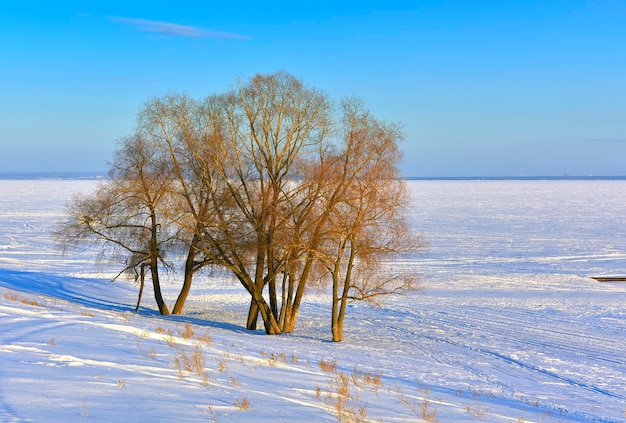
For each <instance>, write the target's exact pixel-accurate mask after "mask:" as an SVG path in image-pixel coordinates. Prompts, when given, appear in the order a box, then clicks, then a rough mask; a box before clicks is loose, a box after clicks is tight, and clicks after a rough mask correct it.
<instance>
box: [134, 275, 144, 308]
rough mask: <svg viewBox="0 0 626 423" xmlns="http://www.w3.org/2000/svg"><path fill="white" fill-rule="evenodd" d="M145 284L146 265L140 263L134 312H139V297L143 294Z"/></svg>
mask: <svg viewBox="0 0 626 423" xmlns="http://www.w3.org/2000/svg"><path fill="white" fill-rule="evenodd" d="M145 284H146V265H145V264H142V265H141V270H140V274H139V296H138V297H137V307H135V313H138V312H139V306H140V305H141V297H142V295H143V287H144V286H145Z"/></svg>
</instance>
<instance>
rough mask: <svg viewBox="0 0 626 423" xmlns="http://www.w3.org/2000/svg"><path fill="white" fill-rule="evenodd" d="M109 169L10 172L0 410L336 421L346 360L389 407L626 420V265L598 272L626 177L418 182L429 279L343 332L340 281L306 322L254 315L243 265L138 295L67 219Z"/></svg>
mask: <svg viewBox="0 0 626 423" xmlns="http://www.w3.org/2000/svg"><path fill="white" fill-rule="evenodd" d="M96 183H97V182H95V181H67V180H58V181H53V180H46V181H8V180H0V421H3V422H4V421H7V422H23V421H67V422H69V421H84V420H85V419H91V420H94V421H122V420H129V419H131V420H132V421H203V422H206V421H219V422H227V421H255V422H284V421H286V422H297V421H328V422H332V421H337V420H338V419H337V416H336V414H335V411H336V409H335V408H334V406H333V404H336V403H337V401H336V396H332V395H331V396H328V394H327V392H328V391H329V390H331V391H333V392H335V391H336V386H337V383H338V381H341V378H340V376H341V373H343V374H345V375H348V376H352V377H351V378H350V377H349V378H348V381H349V382H348V384H349V392H350V399H349V400H348V402H347V406H348V407H350V406H352V407H353V408H354V411H355V413H358V410H359V408H360V407H361V409H362V410H364V411H363V413H365V414H366V415H367V418H368V419H370V421H380V420H382V421H385V422H406V421H422V417H426V415H427V414H429V413H433V412H435V411H436V413H437V414H436V417H435V419H438V420H439V421H441V422H462V421H488V422H516V421H524V422H543V421H545V422H559V421H562V422H585V421H592V422H623V421H626V360H625V354H624V349H625V347H626V283H599V282H595V281H594V280H592V279H590V278H589V276H601V275H624V274H626V181H411V182H410V183H409V184H410V189H411V194H412V201H413V205H414V207H413V209H412V211H411V218H412V219H413V222H414V227H415V228H416V229H417V230H419V231H421V232H422V233H423V236H424V239H425V240H427V241H428V243H429V244H428V247H427V249H425V250H424V251H423V253H422V254H420V255H415V256H414V257H407V258H406V260H404V261H401V262H398V263H396V264H395V265H397V266H402V267H405V268H406V269H408V270H410V271H415V272H417V273H418V274H419V275H420V276H421V284H422V287H423V290H422V291H420V292H417V293H414V294H411V295H407V296H404V297H399V298H394V299H390V300H388V301H387V302H386V303H385V308H383V309H375V308H370V307H367V306H364V305H360V304H355V305H353V306H352V307H351V308H350V310H349V314H348V316H347V321H346V333H345V341H344V342H343V343H340V344H334V343H332V342H329V340H330V334H329V307H328V304H327V301H326V297H325V295H324V294H323V293H320V294H315V293H313V294H312V295H310V296H309V297H308V298H307V300H306V304H304V306H303V309H302V311H301V316H300V320H299V325H298V328H297V330H296V332H295V333H293V334H289V335H281V336H272V337H270V336H265V335H262V332H261V331H256V332H247V331H245V330H244V329H243V326H242V325H243V322H244V319H245V313H246V308H247V303H248V298H247V294H246V293H245V292H243V291H242V289H241V288H240V287H239V286H237V285H236V284H234V283H233V282H232V281H230V280H228V279H225V278H218V277H203V278H200V279H198V280H197V281H196V282H195V285H194V288H193V290H192V298H191V299H190V300H189V303H188V305H187V307H186V315H185V316H183V317H179V318H174V317H168V318H161V317H160V316H158V315H157V313H156V311H155V307H154V306H153V305H152V301H151V293H150V292H149V290H148V292H146V293H145V294H144V298H145V300H144V302H143V304H144V307H143V308H142V310H141V312H140V313H139V314H135V313H133V312H132V309H133V306H134V302H135V301H136V290H137V287H136V286H135V285H134V284H133V283H132V282H130V281H119V282H115V283H110V282H109V281H110V279H111V277H112V276H113V275H114V274H115V273H116V269H115V268H114V267H111V266H107V265H106V264H103V265H100V266H96V265H95V264H94V259H95V255H94V251H93V249H90V248H85V249H83V250H80V251H71V252H69V253H68V254H66V255H61V254H60V252H59V249H58V247H57V246H56V245H55V244H54V242H53V240H52V237H51V235H50V231H51V230H52V229H53V228H54V227H55V225H56V224H57V223H58V222H60V221H62V220H63V219H64V216H63V205H64V203H65V202H66V201H67V200H68V199H69V198H70V197H71V195H72V193H74V192H86V191H89V190H91V189H93V188H94V186H95V184H96ZM178 283H179V278H178V277H177V276H176V275H172V277H171V278H169V280H167V281H166V283H165V295H166V297H167V299H168V300H169V301H170V302H172V301H173V299H174V298H175V293H176V289H177V288H178ZM187 325H188V326H187ZM188 328H190V329H191V330H192V331H193V332H194V335H193V336H189V330H188ZM209 337H210V339H209ZM194 354H195V355H194ZM193 357H196V359H198V360H200V361H202V360H201V359H204V364H203V368H202V371H197V367H196V368H190V369H191V371H187V370H185V369H184V365H183V364H184V362H185V360H187V361H188V362H191V361H192V358H193ZM322 360H323V361H325V362H327V363H333V362H336V365H337V372H336V373H333V372H329V371H325V370H323V369H322V367H323V366H320V362H321V361H322ZM177 363H178V364H177ZM179 368H182V370H180V371H179ZM355 369H356V370H355ZM368 375H369V376H371V377H374V376H375V375H381V379H380V382H376V383H373V382H372V381H371V378H370V379H368ZM355 383H356V384H355ZM244 399H245V400H247V401H249V403H250V406H249V409H248V410H242V408H245V407H243V406H242V402H243V401H244ZM363 407H366V408H363Z"/></svg>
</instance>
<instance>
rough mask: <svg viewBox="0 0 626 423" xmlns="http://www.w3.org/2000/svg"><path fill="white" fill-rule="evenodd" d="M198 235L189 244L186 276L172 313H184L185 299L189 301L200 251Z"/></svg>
mask: <svg viewBox="0 0 626 423" xmlns="http://www.w3.org/2000/svg"><path fill="white" fill-rule="evenodd" d="M197 243H198V236H197V235H194V237H193V240H192V241H191V245H190V246H189V253H188V254H187V260H185V276H184V279H183V287H182V289H181V290H180V294H178V298H177V299H176V304H174V310H172V314H182V313H183V307H184V306H185V301H187V296H189V291H190V290H191V283H192V281H193V275H194V273H195V271H196V269H195V268H194V260H195V258H196V254H197V253H198V249H197Z"/></svg>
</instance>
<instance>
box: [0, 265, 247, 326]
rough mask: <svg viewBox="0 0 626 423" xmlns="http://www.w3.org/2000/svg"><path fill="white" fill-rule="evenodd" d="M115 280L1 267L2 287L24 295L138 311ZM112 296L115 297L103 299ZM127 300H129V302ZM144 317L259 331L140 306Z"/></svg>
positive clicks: (126, 290)
mask: <svg viewBox="0 0 626 423" xmlns="http://www.w3.org/2000/svg"><path fill="white" fill-rule="evenodd" d="M112 285H113V283H112V282H111V281H110V280H108V279H104V278H79V277H74V276H67V275H59V274H54V273H46V272H26V271H20V270H12V269H3V268H0V287H4V288H7V289H11V290H14V291H19V292H22V293H25V294H31V295H41V296H45V297H49V298H55V299H58V300H62V301H67V302H70V303H74V304H78V305H81V306H85V307H90V308H95V309H99V310H105V311H114V312H118V313H135V305H134V303H133V301H136V295H137V294H136V292H135V291H134V290H132V289H130V288H128V287H124V286H121V285H119V284H116V285H115V286H116V288H115V289H111V288H112ZM105 295H110V297H111V298H112V299H105V298H103V297H104V296H105ZM126 299H128V301H129V302H126ZM137 314H139V315H141V316H142V317H150V318H156V319H167V320H169V321H175V322H180V323H191V324H195V325H200V326H207V327H212V328H219V329H225V330H229V331H233V332H245V333H250V334H254V333H255V332H259V331H247V330H246V329H245V328H243V327H241V326H237V325H234V324H232V323H226V322H218V321H213V320H207V319H203V318H200V317H194V316H185V315H170V316H162V315H161V314H160V313H159V312H158V310H156V309H152V308H149V307H145V306H141V307H140V309H139V312H138V313H137Z"/></svg>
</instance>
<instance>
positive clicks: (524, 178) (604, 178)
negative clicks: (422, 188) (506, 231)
mask: <svg viewBox="0 0 626 423" xmlns="http://www.w3.org/2000/svg"><path fill="white" fill-rule="evenodd" d="M402 179H404V180H407V181H625V180H626V176H592V175H589V176H570V175H564V176H435V177H428V176H425V177H422V176H417V177H413V176H410V177H406V178H402Z"/></svg>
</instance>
